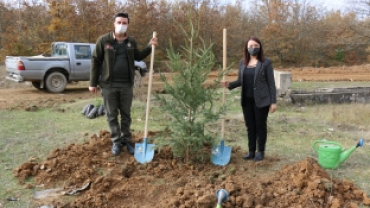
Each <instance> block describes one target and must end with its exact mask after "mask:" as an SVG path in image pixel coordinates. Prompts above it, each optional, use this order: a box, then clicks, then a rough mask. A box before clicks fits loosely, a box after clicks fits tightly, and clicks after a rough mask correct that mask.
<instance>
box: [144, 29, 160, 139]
mask: <svg viewBox="0 0 370 208" xmlns="http://www.w3.org/2000/svg"><path fill="white" fill-rule="evenodd" d="M156 37H157V33H156V32H153V38H156ZM154 50H155V45H152V52H151V54H150V68H149V83H148V94H147V98H146V111H145V129H144V138H147V137H148V121H149V109H150V96H151V94H152V82H153V64H154Z"/></svg>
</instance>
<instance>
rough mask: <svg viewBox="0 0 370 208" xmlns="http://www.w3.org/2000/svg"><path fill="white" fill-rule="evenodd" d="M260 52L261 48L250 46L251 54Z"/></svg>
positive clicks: (254, 54)
mask: <svg viewBox="0 0 370 208" xmlns="http://www.w3.org/2000/svg"><path fill="white" fill-rule="evenodd" d="M259 52H260V48H248V53H249V54H250V55H251V56H257V54H258V53H259Z"/></svg>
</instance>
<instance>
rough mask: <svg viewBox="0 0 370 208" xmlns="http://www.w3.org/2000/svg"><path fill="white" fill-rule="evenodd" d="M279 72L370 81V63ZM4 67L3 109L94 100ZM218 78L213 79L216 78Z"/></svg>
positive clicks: (82, 87) (74, 87)
mask: <svg viewBox="0 0 370 208" xmlns="http://www.w3.org/2000/svg"><path fill="white" fill-rule="evenodd" d="M276 70H279V71H286V72H291V73H292V80H293V81H370V64H368V65H361V66H352V67H331V68H309V67H304V68H284V69H281V68H276ZM5 75H6V71H5V66H4V64H2V65H0V109H15V108H17V109H20V108H29V107H30V106H31V107H32V106H34V105H35V106H38V107H41V108H44V107H53V106H54V107H55V106H57V105H59V104H60V103H67V102H74V101H77V100H79V99H88V98H93V95H92V94H90V93H89V91H88V89H87V88H88V82H79V83H75V84H69V85H67V89H66V90H65V91H64V92H63V93H61V94H51V93H48V92H46V91H43V90H37V89H36V88H33V87H32V85H31V84H30V83H15V82H12V81H8V80H5ZM214 77H215V75H213V76H211V78H210V79H215V78H214ZM234 79H236V71H233V72H232V73H230V74H229V76H228V77H227V80H230V81H231V80H234ZM146 86H147V80H146V79H144V80H143V83H142V86H141V87H142V88H141V89H140V90H141V92H142V93H146ZM160 87H161V84H160V82H159V76H158V74H155V75H154V77H153V89H152V90H153V91H155V90H156V89H157V90H158V88H160Z"/></svg>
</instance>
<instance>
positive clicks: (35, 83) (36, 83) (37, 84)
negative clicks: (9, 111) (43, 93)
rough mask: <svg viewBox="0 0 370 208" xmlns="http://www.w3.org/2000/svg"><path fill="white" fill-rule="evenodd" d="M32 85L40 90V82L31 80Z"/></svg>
mask: <svg viewBox="0 0 370 208" xmlns="http://www.w3.org/2000/svg"><path fill="white" fill-rule="evenodd" d="M32 86H33V87H34V88H36V89H39V90H42V88H41V83H40V82H32Z"/></svg>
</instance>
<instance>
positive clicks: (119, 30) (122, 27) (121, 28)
mask: <svg viewBox="0 0 370 208" xmlns="http://www.w3.org/2000/svg"><path fill="white" fill-rule="evenodd" d="M126 31H127V25H117V26H116V30H115V32H116V33H117V34H120V35H122V34H125V32H126Z"/></svg>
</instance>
